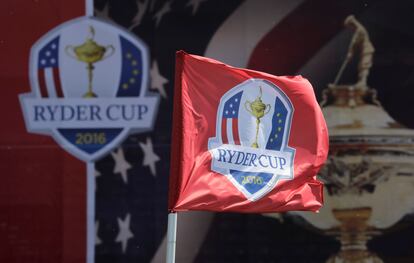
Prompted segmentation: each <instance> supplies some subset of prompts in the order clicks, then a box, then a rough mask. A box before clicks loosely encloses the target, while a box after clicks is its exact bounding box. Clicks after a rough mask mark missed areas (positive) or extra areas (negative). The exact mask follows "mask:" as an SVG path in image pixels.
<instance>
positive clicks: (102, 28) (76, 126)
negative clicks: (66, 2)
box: [20, 17, 159, 161]
mask: <svg viewBox="0 0 414 263" xmlns="http://www.w3.org/2000/svg"><path fill="white" fill-rule="evenodd" d="M148 60H149V58H148V52H147V48H146V46H145V45H144V44H143V43H142V42H141V41H140V40H139V39H137V38H136V37H135V36H133V35H131V34H130V33H128V32H127V31H124V30H123V29H121V28H119V27H117V26H115V25H111V24H108V23H105V22H103V21H100V20H97V19H94V18H87V17H83V18H78V19H74V20H71V21H69V22H66V23H64V24H62V25H60V26H59V27H57V28H55V29H54V30H52V31H51V32H49V33H47V34H46V35H45V36H43V37H42V38H41V39H40V40H39V41H38V42H37V43H36V44H34V46H33V47H32V50H31V56H30V83H31V88H32V92H31V93H28V94H23V95H20V102H21V105H22V108H23V112H24V118H25V122H26V126H27V129H28V130H29V131H30V132H35V133H41V134H47V135H51V136H53V138H54V139H55V140H56V141H57V142H58V143H59V144H60V145H62V146H63V147H65V148H66V149H67V150H68V151H70V152H71V153H72V154H74V155H75V156H77V157H78V158H80V159H82V160H85V161H93V160H96V159H98V158H99V157H101V156H103V155H104V154H106V153H107V152H108V151H110V150H111V149H113V148H114V147H116V146H117V145H118V144H119V143H120V142H121V141H122V140H123V139H124V138H125V137H126V136H127V135H128V134H129V133H131V132H142V131H147V130H151V129H152V127H153V123H154V120H155V116H156V112H157V108H158V102H159V97H158V96H155V95H150V94H149V93H148V92H147V84H148V63H149V62H148Z"/></svg>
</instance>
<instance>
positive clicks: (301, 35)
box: [0, 0, 414, 263]
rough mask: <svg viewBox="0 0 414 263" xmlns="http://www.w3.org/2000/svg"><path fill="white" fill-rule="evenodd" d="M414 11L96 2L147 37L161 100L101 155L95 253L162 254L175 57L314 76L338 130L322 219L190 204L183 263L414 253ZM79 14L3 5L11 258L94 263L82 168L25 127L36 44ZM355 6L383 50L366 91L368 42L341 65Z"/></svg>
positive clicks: (334, 4)
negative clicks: (362, 75) (146, 126)
mask: <svg viewBox="0 0 414 263" xmlns="http://www.w3.org/2000/svg"><path fill="white" fill-rule="evenodd" d="M413 11H414V2H413V1H410V0H400V1H385V0H378V1H373V0H372V1H361V0H348V1H332V0H290V1H287V0H286V1H282V0H244V1H241V0H227V1H219V0H168V1H164V0H152V1H150V0H95V1H94V12H95V16H96V17H98V18H100V19H103V20H105V21H107V22H109V23H114V24H117V25H119V26H121V27H122V28H124V29H125V30H128V31H129V32H130V33H132V34H135V35H136V36H137V37H139V38H140V39H141V40H143V41H144V42H145V43H146V45H147V46H148V49H149V53H150V72H149V78H150V84H149V87H148V88H149V91H151V92H154V93H158V94H159V95H160V104H159V109H158V115H157V116H156V123H155V126H154V129H153V130H152V131H150V132H145V133H140V134H132V135H129V136H128V137H127V138H126V139H125V140H124V141H123V142H122V144H120V145H119V146H118V147H117V148H116V149H115V150H114V151H113V152H111V153H110V154H107V155H106V156H104V157H103V158H101V159H100V160H98V161H96V163H95V182H96V192H95V198H96V205H95V229H94V231H95V250H94V251H95V259H94V262H98V263H99V262H102V263H104V262H111V263H112V262H163V261H164V258H165V235H166V229H167V200H168V177H169V161H170V146H171V125H172V106H173V97H174V94H173V87H174V66H175V52H176V51H177V50H185V51H186V52H188V53H192V54H197V55H202V56H207V57H211V58H214V59H218V60H220V61H223V62H225V63H228V64H230V65H232V66H236V67H243V68H249V69H253V70H259V71H265V72H268V73H270V74H274V75H296V74H301V75H303V76H304V77H306V78H308V79H309V80H310V82H311V83H312V85H313V87H314V90H315V94H316V97H317V99H318V101H321V102H322V101H324V103H323V111H324V113H325V117H326V119H327V123H328V127H329V132H330V136H331V137H330V140H331V148H330V156H329V158H328V162H327V164H326V166H325V167H324V168H323V169H322V170H321V174H320V176H321V180H322V181H324V182H325V184H326V187H325V208H324V209H322V210H321V212H320V213H319V214H310V213H299V212H292V213H286V214H271V215H269V214H268V215H259V214H236V213H220V214H218V213H217V214H215V213H208V212H187V213H181V214H179V219H178V220H179V221H178V243H177V244H178V245H177V262H202V263H204V262H223V263H230V262H295V263H296V262H315V263H316V262H397V263H402V262H407V263H408V262H414V215H413V212H414V194H413V193H414V174H413V173H414V167H413V166H414V144H413V143H414V130H412V129H414V118H413V114H414V31H413V30H412V28H413V26H414V16H413ZM84 14H85V2H84V1H80V0H74V1H59V0H33V1H23V0H3V1H2V2H1V3H0V19H1V20H2V23H1V24H0V81H1V82H0V85H1V92H2V94H1V95H0V101H1V103H0V114H1V118H2V124H1V127H2V128H1V129H0V171H1V183H0V262H19V263H20V262H86V233H87V229H86V228H87V227H86V219H87V212H86V195H87V194H86V165H85V163H84V162H82V161H80V160H78V159H76V158H75V157H73V156H72V155H70V154H69V153H67V152H65V151H64V150H63V149H62V148H61V147H60V146H58V145H57V144H56V143H55V142H54V141H53V139H51V138H50V137H48V136H41V135H35V134H30V133H28V132H27V130H26V127H25V124H24V120H23V113H22V110H21V108H20V104H19V100H18V95H19V94H21V93H25V92H29V91H30V85H29V76H28V70H29V69H28V67H29V63H28V61H29V51H30V47H31V46H32V45H33V43H34V42H35V41H36V40H37V39H39V38H40V37H41V36H42V35H44V34H45V33H46V32H47V31H49V30H50V29H52V28H54V27H55V26H57V25H59V24H61V23H63V22H64V21H67V20H70V19H72V18H75V17H79V16H82V15H84ZM349 15H354V16H355V18H356V19H357V21H359V23H360V24H361V25H362V26H363V28H364V30H365V31H366V33H367V34H366V35H365V40H367V38H366V37H369V41H370V42H371V43H372V45H373V46H374V48H375V53H373V57H372V66H371V67H370V68H369V75H368V78H367V81H366V85H365V86H363V87H362V88H358V87H356V86H355V85H354V84H355V83H357V82H358V80H359V77H358V74H359V72H360V71H361V70H360V69H359V68H358V67H359V66H358V64H359V63H360V61H361V58H362V57H363V56H364V54H363V52H362V50H364V46H363V45H362V43H363V42H362V41H359V42H357V43H356V44H355V46H354V47H355V52H354V53H353V57H352V59H350V60H349V61H348V62H346V64H344V61H345V59H346V57H347V53H348V50H349V46H350V43H351V41H352V39H353V37H354V34H355V32H356V31H355V30H354V29H352V28H350V27H345V26H344V21H345V19H346V18H347V17H348V16H349ZM342 65H344V66H343V68H344V70H343V74H341V77H340V79H339V81H338V83H337V85H334V86H332V85H331V86H329V84H332V83H334V80H335V78H336V76H337V74H338V72H339V71H340V68H341V66H342ZM108 73H109V72H108ZM329 87H330V88H329ZM206 92H208V91H206Z"/></svg>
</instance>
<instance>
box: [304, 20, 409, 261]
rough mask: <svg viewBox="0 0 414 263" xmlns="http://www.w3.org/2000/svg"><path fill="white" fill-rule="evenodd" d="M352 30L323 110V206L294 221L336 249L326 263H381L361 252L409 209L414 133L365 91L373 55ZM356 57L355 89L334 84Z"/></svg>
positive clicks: (362, 32)
mask: <svg viewBox="0 0 414 263" xmlns="http://www.w3.org/2000/svg"><path fill="white" fill-rule="evenodd" d="M350 24H352V25H353V28H354V29H355V28H356V29H357V32H356V34H357V35H356V37H355V36H354V37H353V38H352V41H351V45H350V49H349V53H348V56H347V58H346V60H345V61H344V63H343V64H342V66H341V68H340V70H339V72H338V74H337V76H336V78H335V81H334V83H333V84H329V85H328V88H327V89H325V90H324V92H323V97H324V98H323V101H322V102H321V106H323V107H322V111H323V113H324V115H325V119H326V122H327V126H328V129H329V137H330V142H329V145H330V146H329V147H330V149H329V158H328V160H327V162H326V165H325V166H324V167H323V168H322V169H321V171H320V173H319V176H320V179H321V180H322V181H324V183H325V186H326V188H325V196H326V199H325V201H326V203H325V206H324V207H323V208H322V209H321V210H320V213H318V214H312V213H301V212H298V214H299V215H300V216H301V217H302V218H304V219H305V220H306V221H307V222H308V223H310V224H311V225H313V226H314V227H316V228H318V229H322V230H323V231H324V232H325V233H326V234H327V235H330V236H334V237H336V239H337V240H338V241H340V244H341V247H340V250H339V251H338V252H337V253H336V254H334V255H332V256H331V257H330V258H329V259H328V260H327V261H326V262H327V263H383V260H382V259H381V258H380V257H379V256H378V255H376V254H375V253H373V252H371V251H370V250H369V248H368V247H367V243H368V241H369V240H370V239H372V238H375V237H376V236H378V235H381V234H383V231H382V230H383V229H386V228H389V227H391V226H393V225H394V224H397V223H398V221H399V220H400V219H401V218H402V217H403V216H404V215H406V214H409V213H411V212H412V211H413V208H414V196H413V195H412V193H413V191H414V148H413V142H414V131H413V130H410V129H407V128H405V127H403V126H402V125H401V124H399V123H397V122H396V121H395V120H394V119H393V118H392V117H391V116H389V115H388V113H387V112H386V111H385V110H384V109H383V108H382V106H381V104H380V103H379V101H378V100H377V99H376V91H375V90H374V89H371V88H370V87H369V86H368V85H367V76H368V74H369V70H370V67H371V65H372V57H373V53H374V48H373V46H372V43H370V40H369V37H368V33H367V31H366V29H365V28H363V26H362V25H361V24H360V23H359V22H358V21H357V20H356V19H355V17H353V16H350V17H348V18H347V20H346V21H345V25H350ZM354 50H359V51H360V61H359V64H358V81H357V82H356V83H355V84H338V81H339V80H340V77H341V75H342V72H343V70H344V69H345V67H346V65H347V64H348V62H349V58H351V57H352V56H353V55H354Z"/></svg>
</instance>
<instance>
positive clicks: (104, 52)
mask: <svg viewBox="0 0 414 263" xmlns="http://www.w3.org/2000/svg"><path fill="white" fill-rule="evenodd" d="M89 32H90V35H89V36H88V37H87V39H86V41H85V42H84V43H83V44H81V45H79V46H71V45H69V46H66V48H65V51H66V54H67V55H68V56H70V57H72V58H74V59H76V60H78V61H81V62H84V63H86V64H87V66H86V69H87V70H88V91H87V92H86V93H85V94H84V95H83V97H84V98H96V97H97V95H96V94H95V93H94V92H93V91H92V80H93V69H94V68H95V67H94V66H93V64H94V63H96V62H98V61H101V60H104V59H106V58H108V57H110V56H112V55H113V54H114V51H115V48H114V47H113V46H112V45H109V46H106V47H104V46H101V45H99V44H97V43H96V42H95V41H94V40H93V39H94V37H95V29H94V28H93V27H92V26H90V27H89ZM108 50H109V52H108Z"/></svg>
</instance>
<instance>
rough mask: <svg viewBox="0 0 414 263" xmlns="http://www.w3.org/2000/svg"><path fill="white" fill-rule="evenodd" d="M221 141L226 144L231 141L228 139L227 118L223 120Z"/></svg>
mask: <svg viewBox="0 0 414 263" xmlns="http://www.w3.org/2000/svg"><path fill="white" fill-rule="evenodd" d="M221 140H222V141H223V143H224V144H227V143H229V139H228V138H227V118H222V119H221Z"/></svg>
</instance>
